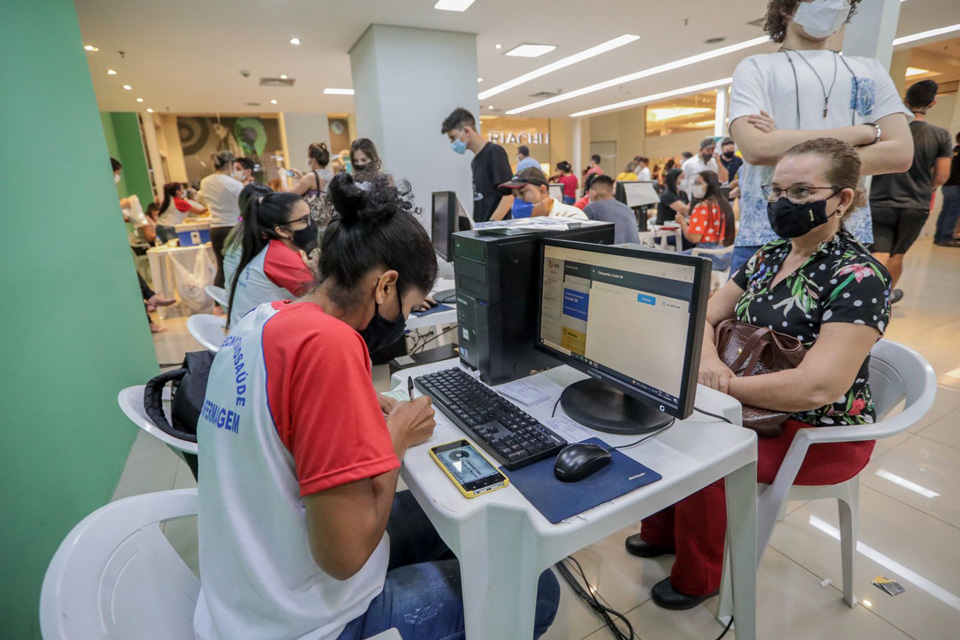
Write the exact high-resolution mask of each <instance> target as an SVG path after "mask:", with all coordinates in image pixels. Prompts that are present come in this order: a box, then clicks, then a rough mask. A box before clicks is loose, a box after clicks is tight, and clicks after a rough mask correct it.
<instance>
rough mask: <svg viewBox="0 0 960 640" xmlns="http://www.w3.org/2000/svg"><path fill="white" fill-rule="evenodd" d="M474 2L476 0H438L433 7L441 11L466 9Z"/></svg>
mask: <svg viewBox="0 0 960 640" xmlns="http://www.w3.org/2000/svg"><path fill="white" fill-rule="evenodd" d="M473 2H474V0H437V4H435V5H433V8H434V9H439V10H440V11H466V10H467V9H469V8H470V5H472V4H473Z"/></svg>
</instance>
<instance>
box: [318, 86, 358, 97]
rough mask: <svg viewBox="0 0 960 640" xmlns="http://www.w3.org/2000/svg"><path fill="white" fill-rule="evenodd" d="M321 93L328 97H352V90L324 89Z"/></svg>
mask: <svg viewBox="0 0 960 640" xmlns="http://www.w3.org/2000/svg"><path fill="white" fill-rule="evenodd" d="M323 92H324V93H325V94H326V95H328V96H352V95H353V89H330V88H327V89H324V90H323Z"/></svg>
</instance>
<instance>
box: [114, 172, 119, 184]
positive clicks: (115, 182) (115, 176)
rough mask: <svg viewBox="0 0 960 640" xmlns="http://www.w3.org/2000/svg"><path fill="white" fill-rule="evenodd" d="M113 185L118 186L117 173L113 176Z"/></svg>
mask: <svg viewBox="0 0 960 640" xmlns="http://www.w3.org/2000/svg"><path fill="white" fill-rule="evenodd" d="M113 184H120V174H119V173H115V174H113Z"/></svg>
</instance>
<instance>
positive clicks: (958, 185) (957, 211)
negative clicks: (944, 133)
mask: <svg viewBox="0 0 960 640" xmlns="http://www.w3.org/2000/svg"><path fill="white" fill-rule="evenodd" d="M954 142H956V143H957V144H956V146H954V147H953V159H952V160H951V162H950V176H949V177H948V178H947V181H946V182H945V183H943V188H942V189H941V190H940V191H941V193H943V205H942V208H941V209H940V215H939V216H938V217H937V235H935V236H934V238H933V241H934V242H935V243H936V244H938V245H940V246H941V247H960V242H957V236H958V235H960V132H958V133H957V135H956V137H955V138H954Z"/></svg>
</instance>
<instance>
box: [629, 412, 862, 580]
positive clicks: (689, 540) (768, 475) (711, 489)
mask: <svg viewBox="0 0 960 640" xmlns="http://www.w3.org/2000/svg"><path fill="white" fill-rule="evenodd" d="M806 427H809V425H806V424H803V423H801V422H796V421H794V420H788V421H787V422H786V423H784V428H783V435H781V436H780V437H779V438H760V440H759V451H758V460H757V481H758V482H761V483H764V484H770V483H772V482H773V479H774V478H775V477H776V475H777V471H778V470H779V469H780V465H781V464H782V463H783V459H784V457H786V455H787V450H788V449H789V448H790V443H791V442H793V437H794V435H796V433H797V430H798V429H802V428H806ZM874 444H876V441H875V440H868V441H864V442H838V443H831V444H815V445H813V446H811V447H810V449H809V450H808V451H807V457H806V458H805V459H804V461H803V465H802V466H801V467H800V472H799V473H798V474H797V479H796V480H794V484H798V485H828V484H838V483H840V482H844V481H846V480H849V479H850V478H852V477H853V476H855V475H857V474H858V473H860V470H861V469H863V468H864V467H865V466H866V465H867V463H868V462H869V461H870V454H871V453H872V452H873V446H874ZM726 531H727V511H726V497H725V494H724V489H723V480H718V481H717V482H714V483H713V484H711V485H709V486H707V487H704V488H703V489H701V490H700V491H698V492H696V493H695V494H693V495H691V496H689V497H687V498H684V499H683V500H681V501H680V502H678V503H676V504H675V505H673V506H672V507H668V508H666V509H664V510H663V511H660V512H659V513H655V514H653V515H652V516H650V517H649V518H646V519H644V520H643V522H642V523H641V528H640V537H641V538H642V539H643V541H644V542H646V543H647V544H650V545H653V546H656V547H665V548H668V549H676V552H677V560H676V562H675V563H674V565H673V571H672V572H671V573H670V583H671V584H672V585H673V588H674V589H676V590H677V591H679V592H680V593H684V594H687V595H691V596H703V595H707V594H710V593H713V592H714V591H716V590H717V589H719V588H720V575H721V573H722V572H723V539H724V535H725V534H726Z"/></svg>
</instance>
